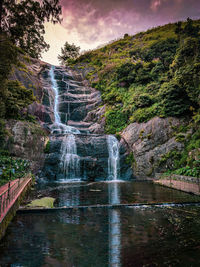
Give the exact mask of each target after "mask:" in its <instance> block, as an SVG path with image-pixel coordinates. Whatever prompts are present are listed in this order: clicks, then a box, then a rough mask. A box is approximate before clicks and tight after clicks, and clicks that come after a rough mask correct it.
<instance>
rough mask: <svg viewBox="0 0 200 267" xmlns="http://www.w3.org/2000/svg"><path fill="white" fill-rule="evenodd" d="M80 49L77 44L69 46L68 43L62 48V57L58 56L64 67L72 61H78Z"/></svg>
mask: <svg viewBox="0 0 200 267" xmlns="http://www.w3.org/2000/svg"><path fill="white" fill-rule="evenodd" d="M79 51H80V47H79V46H75V44H72V45H71V44H69V43H68V42H66V43H65V44H64V47H63V48H61V55H58V60H59V61H60V62H61V64H62V65H65V64H66V63H69V62H70V60H72V59H76V58H77V57H78V56H79Z"/></svg>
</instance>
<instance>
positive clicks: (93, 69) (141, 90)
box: [71, 19, 200, 176]
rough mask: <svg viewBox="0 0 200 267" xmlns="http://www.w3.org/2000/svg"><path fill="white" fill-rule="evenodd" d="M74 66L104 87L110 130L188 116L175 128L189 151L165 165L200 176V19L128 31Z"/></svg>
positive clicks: (169, 157)
mask: <svg viewBox="0 0 200 267" xmlns="http://www.w3.org/2000/svg"><path fill="white" fill-rule="evenodd" d="M71 66H74V67H75V68H79V69H80V68H83V67H85V68H87V69H88V70H89V72H88V73H87V76H86V78H87V79H88V80H89V81H90V83H91V85H92V86H93V87H95V88H96V89H97V90H100V91H101V93H102V99H103V102H104V104H106V112H105V115H104V116H105V118H106V126H105V129H106V132H107V133H110V134H117V135H118V134H119V133H120V131H122V130H123V129H124V128H125V127H127V125H128V124H130V123H132V122H140V123H141V122H147V121H148V120H150V119H152V118H153V117H155V116H159V117H163V118H165V117H169V116H172V117H180V118H181V117H182V118H185V119H186V122H187V121H188V123H186V125H184V126H182V127H180V129H174V131H175V132H176V136H175V139H176V141H177V142H181V143H183V144H184V145H185V149H184V151H183V152H178V151H171V152H169V153H167V154H166V155H163V157H162V158H161V159H160V163H159V164H160V166H162V165H163V166H165V167H166V166H167V168H169V169H170V170H173V171H175V170H177V173H187V175H188V174H189V173H190V174H192V175H193V176H198V175H199V169H198V168H199V157H200V151H199V148H200V129H199V125H200V20H197V21H192V20H191V19H188V20H187V21H186V22H178V23H175V24H168V25H165V26H161V27H157V28H154V29H151V30H148V31H147V32H141V33H138V34H136V35H135V36H128V35H125V36H124V38H123V39H120V40H118V41H115V42H113V43H110V44H108V45H106V46H104V47H102V48H100V49H97V50H94V51H89V52H87V53H85V54H83V55H81V56H80V57H79V58H77V59H76V60H74V61H73V62H71ZM172 127H173V125H172ZM142 138H143V134H142V133H141V139H142ZM193 154H194V155H193ZM130 157H131V156H130ZM196 165H198V166H196Z"/></svg>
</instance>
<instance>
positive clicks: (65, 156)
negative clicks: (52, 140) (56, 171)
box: [60, 134, 80, 181]
mask: <svg viewBox="0 0 200 267" xmlns="http://www.w3.org/2000/svg"><path fill="white" fill-rule="evenodd" d="M60 169H61V172H62V173H63V174H64V178H66V179H70V181H72V180H74V179H77V178H80V157H79V156H78V155H77V147H76V139H75V135H73V134H69V135H67V136H65V137H64V138H63V141H62V144H61V160H60Z"/></svg>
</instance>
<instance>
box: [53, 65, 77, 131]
mask: <svg viewBox="0 0 200 267" xmlns="http://www.w3.org/2000/svg"><path fill="white" fill-rule="evenodd" d="M54 70H55V67H54V66H52V67H51V69H50V72H49V74H50V77H51V83H52V89H53V91H54V94H55V98H54V124H53V125H52V126H51V130H52V131H51V132H52V134H54V133H60V134H62V133H63V134H67V133H72V134H80V131H79V130H78V129H76V128H75V127H72V126H69V125H66V124H63V123H62V122H61V118H60V114H59V91H58V85H57V82H56V79H55V74H54ZM67 88H69V85H67ZM68 113H69V110H68Z"/></svg>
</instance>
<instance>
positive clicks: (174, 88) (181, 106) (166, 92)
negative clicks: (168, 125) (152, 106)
mask: <svg viewBox="0 0 200 267" xmlns="http://www.w3.org/2000/svg"><path fill="white" fill-rule="evenodd" d="M159 99H160V106H161V115H163V116H164V117H168V116H174V117H179V116H183V115H186V114H191V112H190V106H191V105H192V103H191V101H190V100H189V98H188V95H187V93H186V91H185V90H184V88H181V87H179V85H177V84H176V83H175V82H173V81H171V82H168V83H164V84H163V85H162V86H161V88H160V92H159Z"/></svg>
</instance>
